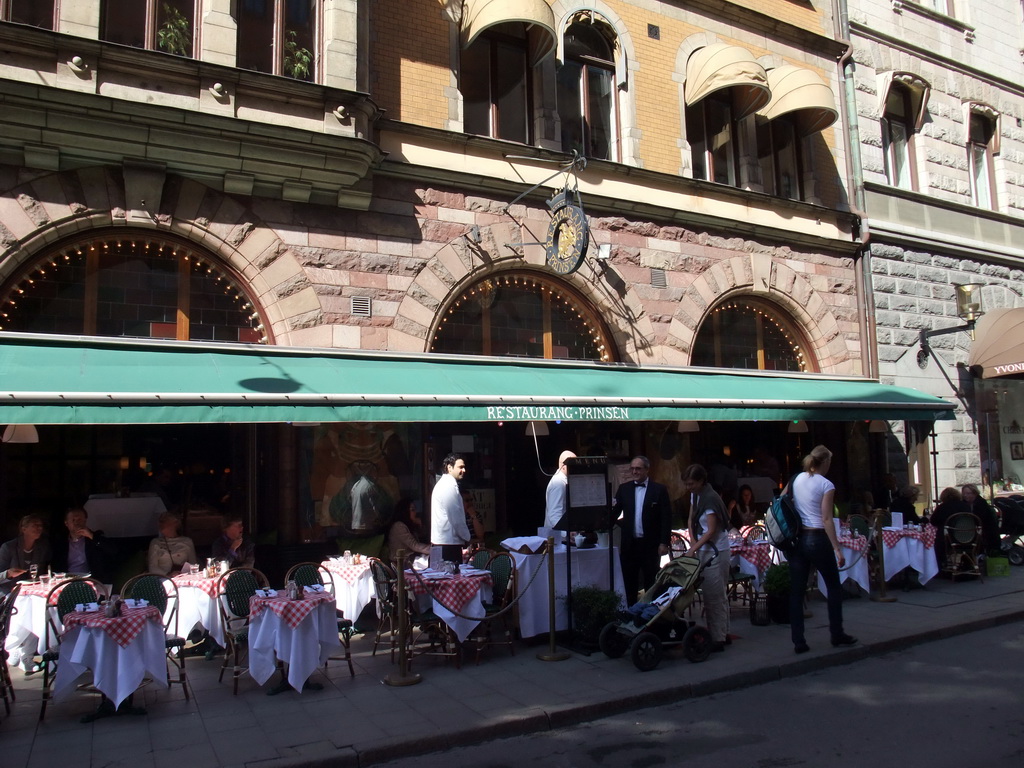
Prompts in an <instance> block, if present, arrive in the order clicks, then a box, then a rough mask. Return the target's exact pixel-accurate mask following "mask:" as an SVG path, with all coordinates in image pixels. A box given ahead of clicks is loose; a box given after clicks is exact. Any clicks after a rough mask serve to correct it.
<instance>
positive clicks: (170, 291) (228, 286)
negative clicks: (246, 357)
mask: <svg viewBox="0 0 1024 768" xmlns="http://www.w3.org/2000/svg"><path fill="white" fill-rule="evenodd" d="M0 330H4V331H23V332H29V333H65V334H71V335H78V334H84V335H88V336H128V337H134V338H167V339H179V340H192V341H223V342H245V343H265V342H266V341H267V340H268V337H267V332H266V331H265V330H264V327H263V325H262V323H261V321H260V319H259V312H258V310H257V309H256V308H255V307H254V302H253V300H252V299H251V298H250V297H249V296H248V295H247V294H246V292H245V290H244V289H243V288H242V287H241V285H240V283H239V282H238V281H237V280H236V279H235V278H234V277H233V276H232V275H231V274H230V273H229V272H228V271H227V270H225V269H224V268H223V267H222V266H220V265H218V264H217V263H216V262H215V261H214V260H213V259H210V258H208V257H206V256H205V255H204V254H201V253H198V252H197V251H196V250H195V249H193V248H190V247H189V246H187V245H186V244H185V243H182V242H176V241H174V240H171V239H167V238H154V237H150V236H147V235H144V234H138V235H136V236H132V235H131V234H130V233H123V234H122V233H118V234H116V235H115V234H111V235H107V236H102V237H96V236H93V237H91V238H89V239H86V240H78V241H75V242H72V243H70V244H67V245H63V246H60V247H58V248H56V249H54V250H52V251H50V252H49V253H47V254H45V255H44V256H43V257H42V258H40V259H39V260H37V261H36V262H34V263H33V265H32V266H31V267H29V268H28V269H26V270H23V271H22V273H21V275H20V277H19V278H16V279H15V280H14V281H10V282H8V283H7V285H6V286H4V289H3V291H2V292H0Z"/></svg>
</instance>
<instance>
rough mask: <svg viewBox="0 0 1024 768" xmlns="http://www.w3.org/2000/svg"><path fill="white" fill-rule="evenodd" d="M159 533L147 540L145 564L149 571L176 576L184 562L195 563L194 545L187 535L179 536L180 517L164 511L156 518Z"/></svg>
mask: <svg viewBox="0 0 1024 768" xmlns="http://www.w3.org/2000/svg"><path fill="white" fill-rule="evenodd" d="M157 527H158V528H159V530H160V535H159V536H157V537H156V538H155V539H153V540H152V541H151V542H149V556H148V557H147V564H148V568H149V572H150V573H159V574H161V575H162V576H177V575H178V574H179V573H181V566H183V565H184V564H185V563H192V564H193V565H195V563H196V546H195V544H193V543H192V539H190V538H189V537H188V536H179V535H178V534H179V533H180V532H181V518H180V517H178V516H177V515H176V514H174V513H173V512H164V513H162V514H161V515H160V517H158V518H157Z"/></svg>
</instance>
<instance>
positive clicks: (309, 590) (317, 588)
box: [302, 584, 324, 595]
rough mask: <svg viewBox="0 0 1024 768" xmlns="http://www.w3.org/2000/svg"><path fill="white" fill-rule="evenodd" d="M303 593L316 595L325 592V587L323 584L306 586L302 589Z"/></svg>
mask: <svg viewBox="0 0 1024 768" xmlns="http://www.w3.org/2000/svg"><path fill="white" fill-rule="evenodd" d="M302 591H303V592H305V593H306V594H310V595H314V594H317V593H319V592H323V591H324V585H323V584H307V585H306V586H304V587H303V588H302Z"/></svg>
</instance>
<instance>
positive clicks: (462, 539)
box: [430, 453, 470, 563]
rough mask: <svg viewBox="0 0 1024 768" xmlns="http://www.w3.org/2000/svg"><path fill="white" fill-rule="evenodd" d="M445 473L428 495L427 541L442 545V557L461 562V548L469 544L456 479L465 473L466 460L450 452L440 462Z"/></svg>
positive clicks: (453, 561)
mask: <svg viewBox="0 0 1024 768" xmlns="http://www.w3.org/2000/svg"><path fill="white" fill-rule="evenodd" d="M442 465H443V467H444V474H443V475H441V478H440V479H439V480H438V481H437V483H436V484H435V485H434V490H433V492H432V493H431V494H430V543H431V544H432V545H434V546H439V547H441V559H442V560H445V561H447V562H450V563H461V562H462V547H463V546H464V545H465V544H468V543H469V539H470V534H469V527H468V526H467V525H466V510H465V507H464V506H463V504H462V495H461V494H460V493H459V481H460V480H461V479H462V478H463V477H465V476H466V461H465V460H464V459H463V458H462V456H461V455H460V454H458V453H449V454H448V455H447V456H445V457H444V461H443V462H442Z"/></svg>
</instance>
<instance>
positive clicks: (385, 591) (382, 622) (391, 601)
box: [369, 557, 398, 664]
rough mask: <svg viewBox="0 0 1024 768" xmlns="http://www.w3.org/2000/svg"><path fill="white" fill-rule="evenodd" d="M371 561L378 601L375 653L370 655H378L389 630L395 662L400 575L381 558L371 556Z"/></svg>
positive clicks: (374, 588) (371, 573)
mask: <svg viewBox="0 0 1024 768" xmlns="http://www.w3.org/2000/svg"><path fill="white" fill-rule="evenodd" d="M369 562H370V578H371V580H372V581H373V596H374V599H376V601H377V634H376V636H375V637H374V638H373V653H372V654H370V655H371V656H376V655H377V646H378V645H380V641H381V638H382V637H383V636H384V632H385V631H387V632H388V635H389V637H388V640H389V645H390V649H391V663H392V664H393V663H394V662H395V650H396V649H397V647H398V636H397V633H398V615H397V611H398V575H397V572H396V571H395V568H394V566H392V565H391V564H390V563H385V562H384V561H383V560H381V559H379V558H376V557H371V558H370V560H369Z"/></svg>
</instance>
